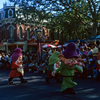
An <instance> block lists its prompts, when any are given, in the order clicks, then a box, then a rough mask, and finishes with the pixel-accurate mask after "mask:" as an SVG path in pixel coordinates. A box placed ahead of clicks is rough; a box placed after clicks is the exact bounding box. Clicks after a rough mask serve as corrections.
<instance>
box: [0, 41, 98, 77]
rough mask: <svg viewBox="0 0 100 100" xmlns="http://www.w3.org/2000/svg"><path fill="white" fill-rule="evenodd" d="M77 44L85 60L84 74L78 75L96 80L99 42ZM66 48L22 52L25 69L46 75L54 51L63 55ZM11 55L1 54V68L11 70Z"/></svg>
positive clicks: (80, 55)
mask: <svg viewBox="0 0 100 100" xmlns="http://www.w3.org/2000/svg"><path fill="white" fill-rule="evenodd" d="M75 44H76V47H77V50H78V51H77V52H78V55H79V58H81V59H83V63H84V64H85V67H83V73H82V74H81V75H80V74H76V75H78V76H80V77H81V78H87V77H89V78H96V77H97V75H98V73H99V71H98V70H97V63H98V60H97V56H98V54H99V52H100V48H99V42H93V43H85V42H80V41H78V42H77V43H75ZM65 48H66V47H61V48H55V49H54V48H53V49H52V48H47V49H42V50H41V56H40V53H39V52H38V51H36V50H33V51H32V52H30V51H26V52H24V51H23V52H22V54H23V67H24V70H25V71H27V72H34V73H41V72H42V73H46V71H47V70H48V68H49V67H48V59H49V57H50V56H51V55H52V53H53V52H54V51H56V50H57V51H59V52H60V53H62V52H63V51H64V49H65ZM11 55H12V53H11V52H9V53H6V52H1V53H0V68H1V69H10V68H11Z"/></svg>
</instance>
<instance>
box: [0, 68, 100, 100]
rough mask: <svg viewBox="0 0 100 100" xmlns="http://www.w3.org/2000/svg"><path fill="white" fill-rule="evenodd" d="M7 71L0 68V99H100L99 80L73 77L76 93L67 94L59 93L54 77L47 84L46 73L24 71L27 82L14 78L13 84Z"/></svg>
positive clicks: (58, 86)
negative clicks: (9, 80) (9, 81)
mask: <svg viewBox="0 0 100 100" xmlns="http://www.w3.org/2000/svg"><path fill="white" fill-rule="evenodd" d="M9 73H10V70H5V69H4V70H0V100H100V82H97V81H96V80H95V79H79V78H75V79H74V81H75V82H77V84H78V85H77V86H76V87H74V90H75V92H76V95H68V94H63V93H60V89H61V84H56V81H55V80H54V79H51V80H50V84H47V83H46V82H45V76H47V74H46V73H31V72H25V76H24V79H26V80H28V83H25V84H22V83H20V80H19V79H18V78H15V79H14V80H13V81H14V83H15V84H14V85H10V84H8V78H9V76H8V75H9ZM61 79H62V78H61Z"/></svg>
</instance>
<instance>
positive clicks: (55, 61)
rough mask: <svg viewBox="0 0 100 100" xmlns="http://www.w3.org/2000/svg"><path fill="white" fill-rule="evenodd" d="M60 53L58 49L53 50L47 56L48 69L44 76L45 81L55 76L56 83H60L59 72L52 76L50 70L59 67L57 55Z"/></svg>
mask: <svg viewBox="0 0 100 100" xmlns="http://www.w3.org/2000/svg"><path fill="white" fill-rule="evenodd" d="M59 54H60V53H59V52H58V51H55V52H54V53H53V54H52V55H51V56H50V57H49V69H48V70H47V73H48V77H46V78H45V80H46V82H47V83H49V80H50V79H52V78H55V80H56V83H61V80H60V73H59V72H58V73H57V74H55V76H52V74H51V73H52V72H53V71H55V70H57V69H58V68H59V67H60V64H61V62H60V59H59V58H58V55H59Z"/></svg>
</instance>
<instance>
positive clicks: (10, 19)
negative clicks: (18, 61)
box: [0, 3, 58, 52]
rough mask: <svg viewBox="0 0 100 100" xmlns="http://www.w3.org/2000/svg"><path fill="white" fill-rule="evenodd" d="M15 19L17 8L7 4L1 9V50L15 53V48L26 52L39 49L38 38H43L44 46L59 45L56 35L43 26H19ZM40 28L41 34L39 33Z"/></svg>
mask: <svg viewBox="0 0 100 100" xmlns="http://www.w3.org/2000/svg"><path fill="white" fill-rule="evenodd" d="M15 19H16V7H15V6H13V5H11V4H10V5H9V3H5V4H4V5H3V8H2V9H0V50H4V51H6V52H9V51H11V52H13V50H14V49H15V48H18V47H19V48H21V49H22V50H24V51H26V50H29V51H31V50H33V49H34V48H37V39H38V36H41V37H40V38H41V43H43V44H45V43H53V44H55V43H56V44H57V43H58V42H57V41H55V42H54V40H55V39H57V37H55V38H54V34H50V32H49V29H46V28H45V27H41V26H38V27H30V26H29V25H27V26H25V25H18V24H16V22H15ZM38 28H39V29H40V32H38V31H37V30H38ZM52 35H53V36H52ZM52 37H53V39H52ZM44 41H45V42H44ZM46 41H47V42H46ZM52 41H53V42H52Z"/></svg>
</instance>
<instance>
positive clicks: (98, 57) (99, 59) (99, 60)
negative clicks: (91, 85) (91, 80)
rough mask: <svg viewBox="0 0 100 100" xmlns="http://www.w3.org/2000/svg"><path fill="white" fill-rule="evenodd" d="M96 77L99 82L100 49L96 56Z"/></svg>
mask: <svg viewBox="0 0 100 100" xmlns="http://www.w3.org/2000/svg"><path fill="white" fill-rule="evenodd" d="M96 70H97V72H98V75H97V81H100V48H99V53H98V55H97V68H96Z"/></svg>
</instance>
